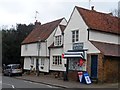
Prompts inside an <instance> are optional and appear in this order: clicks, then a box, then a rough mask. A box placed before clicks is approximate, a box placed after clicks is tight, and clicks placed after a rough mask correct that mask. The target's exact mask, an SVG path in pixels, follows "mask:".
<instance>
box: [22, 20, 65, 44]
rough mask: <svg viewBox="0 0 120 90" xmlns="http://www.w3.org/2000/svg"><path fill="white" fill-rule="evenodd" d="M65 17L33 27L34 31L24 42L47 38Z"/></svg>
mask: <svg viewBox="0 0 120 90" xmlns="http://www.w3.org/2000/svg"><path fill="white" fill-rule="evenodd" d="M63 19H64V18H62V19H58V20H55V21H52V22H49V23H46V24H43V25H39V26H37V27H35V29H33V31H32V32H31V33H30V34H29V35H28V36H27V37H26V38H25V40H24V41H23V42H22V44H27V43H34V42H38V41H39V40H41V41H44V40H46V39H47V38H48V37H49V35H50V34H51V33H52V32H53V31H54V29H55V28H56V27H57V26H58V25H59V24H60V22H61V21H62V20H63Z"/></svg>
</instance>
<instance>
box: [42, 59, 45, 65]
mask: <svg viewBox="0 0 120 90" xmlns="http://www.w3.org/2000/svg"><path fill="white" fill-rule="evenodd" d="M44 63H45V59H44V58H41V65H43V66H44Z"/></svg>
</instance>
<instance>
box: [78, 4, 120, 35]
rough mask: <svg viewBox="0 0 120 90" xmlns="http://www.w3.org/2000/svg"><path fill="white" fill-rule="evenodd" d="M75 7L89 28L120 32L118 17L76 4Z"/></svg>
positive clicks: (119, 19)
mask: <svg viewBox="0 0 120 90" xmlns="http://www.w3.org/2000/svg"><path fill="white" fill-rule="evenodd" d="M76 8H77V10H78V12H79V13H80V15H81V16H82V18H83V20H84V21H85V23H86V25H87V26H88V27H89V28H90V29H94V30H99V31H103V32H109V33H114V34H120V18H118V17H114V16H112V15H110V14H105V13H101V12H97V11H95V10H87V9H84V8H81V7H77V6H76Z"/></svg>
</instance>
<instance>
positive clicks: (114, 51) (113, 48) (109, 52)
mask: <svg viewBox="0 0 120 90" xmlns="http://www.w3.org/2000/svg"><path fill="white" fill-rule="evenodd" d="M90 42H91V43H92V44H93V45H94V46H95V47H96V48H97V49H99V50H100V51H101V52H102V53H103V54H104V55H106V56H116V57H120V51H119V48H120V45H117V44H110V43H103V42H96V41H90Z"/></svg>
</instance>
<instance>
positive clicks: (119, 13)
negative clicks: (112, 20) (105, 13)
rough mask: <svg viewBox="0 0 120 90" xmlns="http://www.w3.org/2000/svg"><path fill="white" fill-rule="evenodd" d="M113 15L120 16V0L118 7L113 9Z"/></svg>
mask: <svg viewBox="0 0 120 90" xmlns="http://www.w3.org/2000/svg"><path fill="white" fill-rule="evenodd" d="M112 14H113V16H116V17H120V1H119V2H118V8H117V9H113V10H112Z"/></svg>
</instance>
